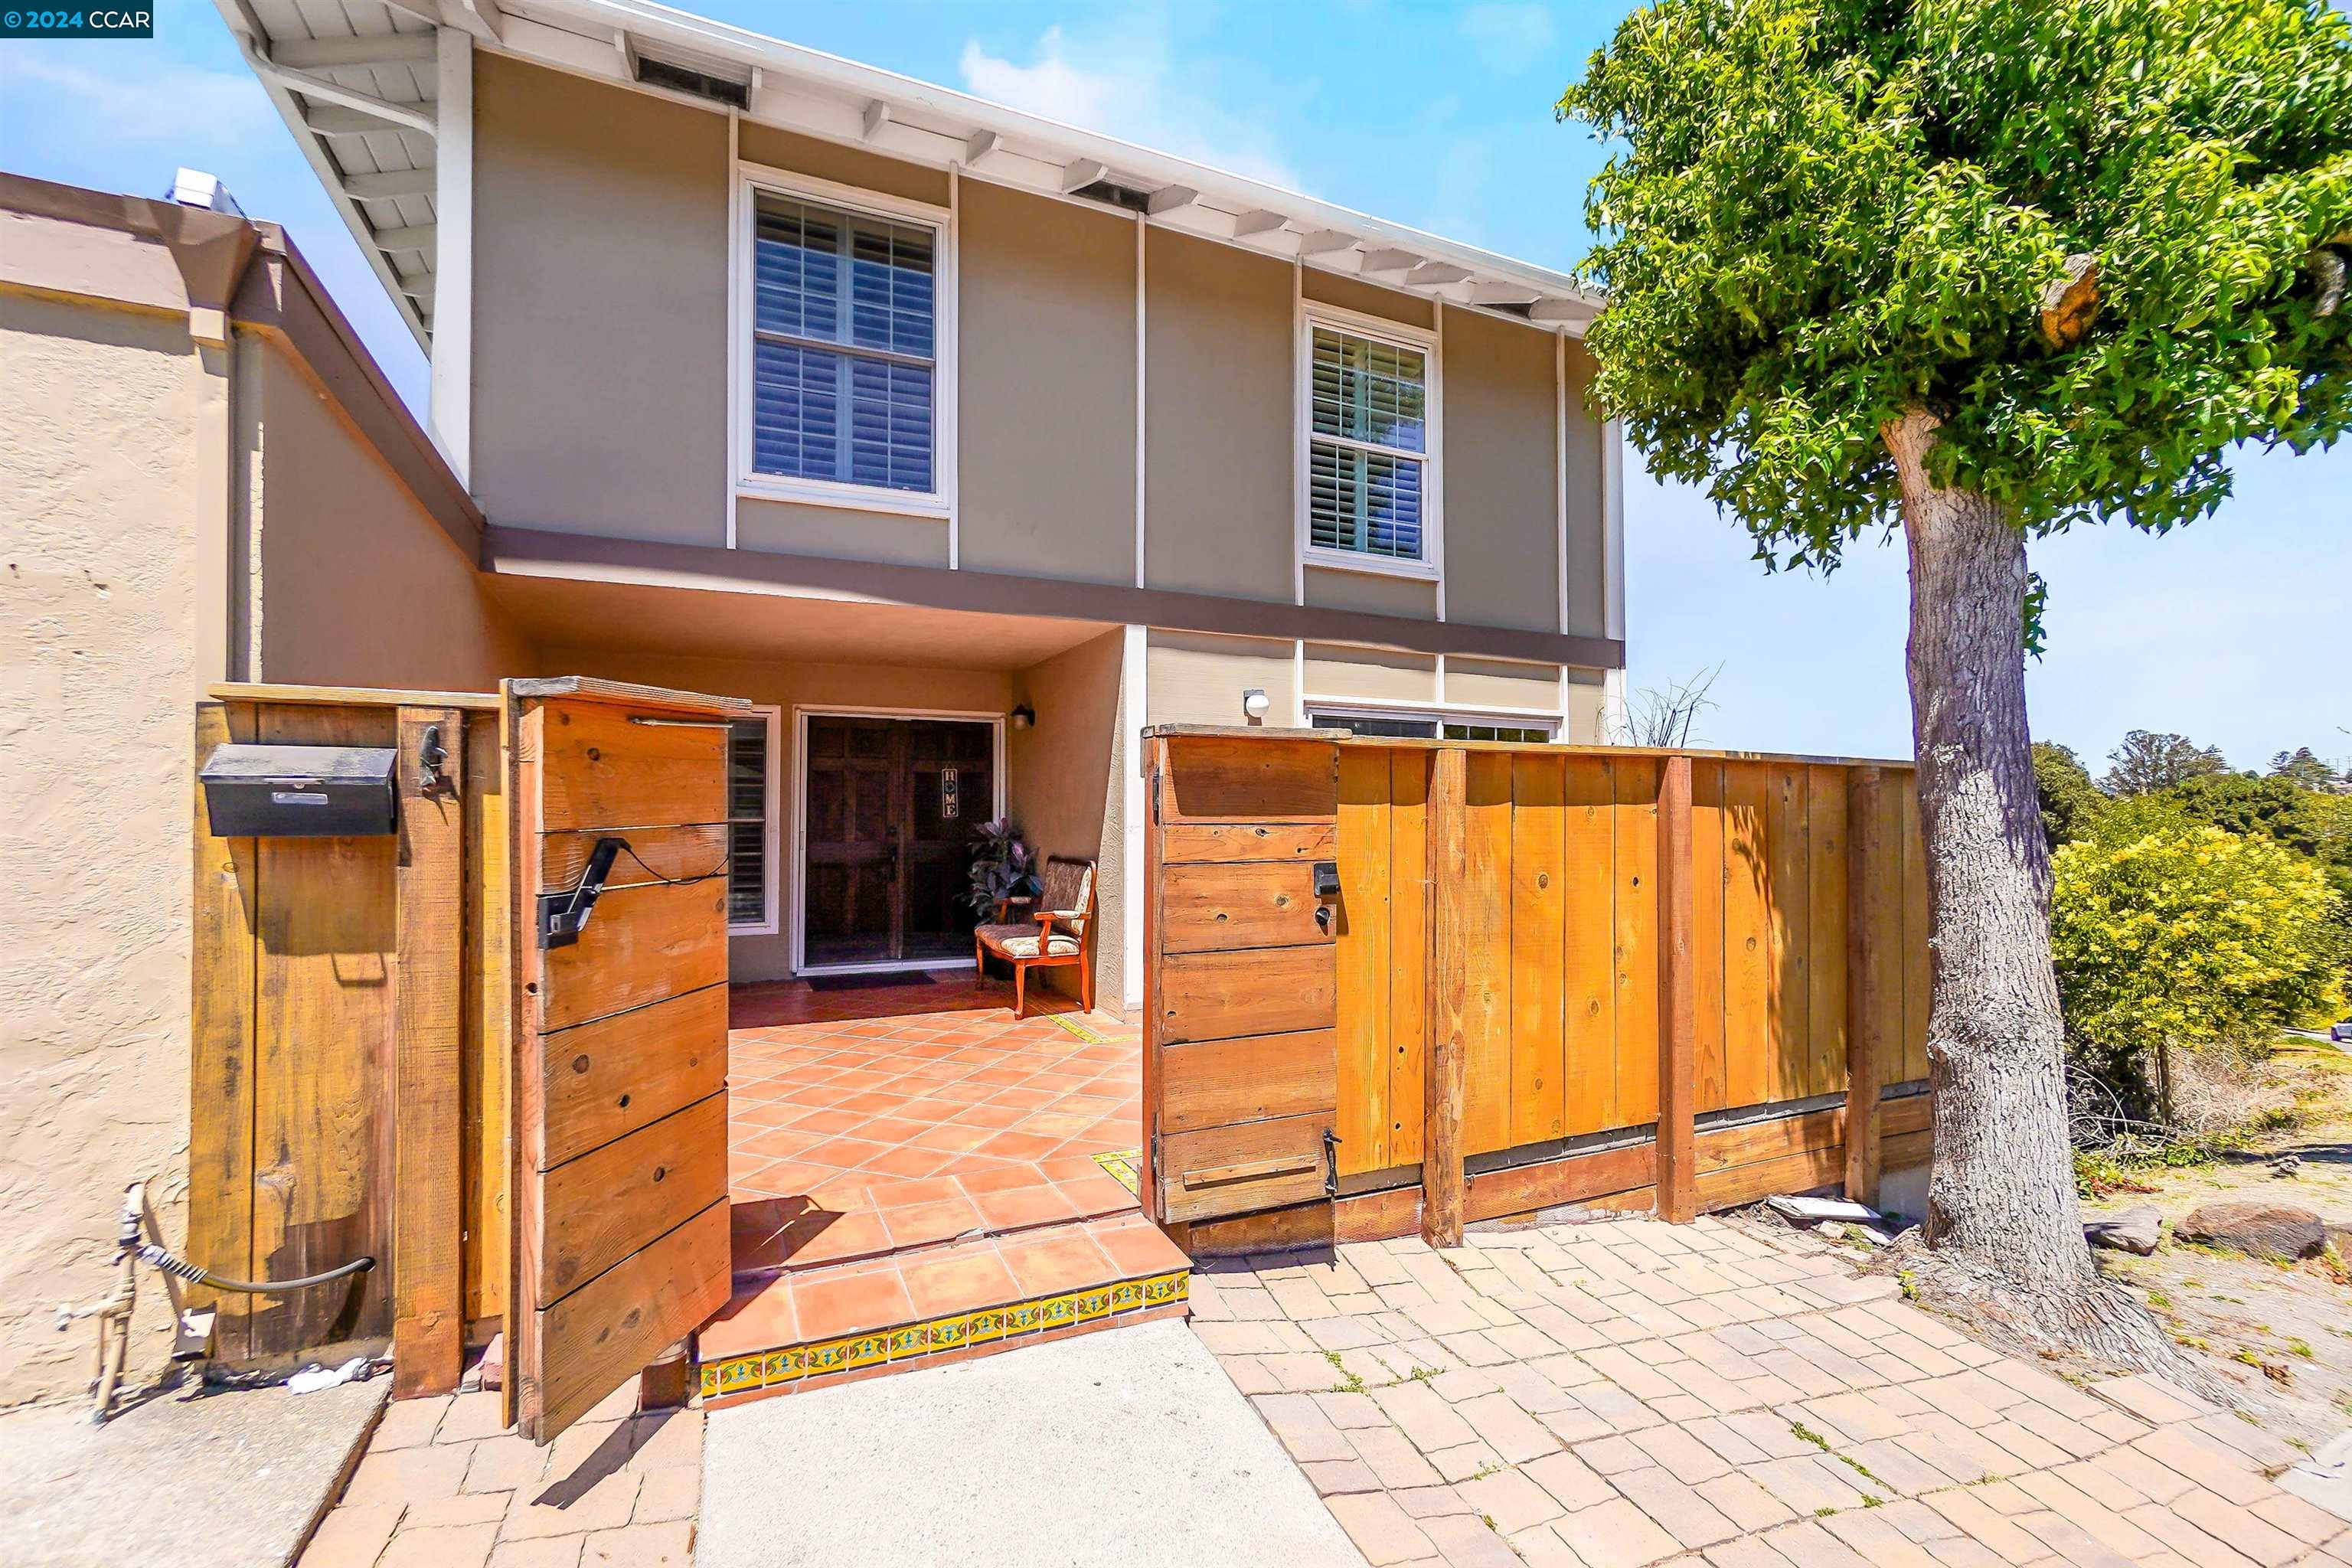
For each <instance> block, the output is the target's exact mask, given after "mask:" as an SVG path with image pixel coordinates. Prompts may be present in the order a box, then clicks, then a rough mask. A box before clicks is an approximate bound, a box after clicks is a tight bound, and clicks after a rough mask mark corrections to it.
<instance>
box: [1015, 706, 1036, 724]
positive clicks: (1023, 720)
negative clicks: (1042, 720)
mask: <svg viewBox="0 0 2352 1568" xmlns="http://www.w3.org/2000/svg"><path fill="white" fill-rule="evenodd" d="M1036 722H1037V710H1035V709H1034V708H1032V707H1030V706H1029V704H1027V703H1026V702H1021V703H1016V704H1014V706H1013V728H1014V729H1016V730H1026V729H1028V728H1029V727H1030V726H1031V725H1033V724H1034V723H1036Z"/></svg>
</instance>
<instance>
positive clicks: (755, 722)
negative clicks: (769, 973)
mask: <svg viewBox="0 0 2352 1568" xmlns="http://www.w3.org/2000/svg"><path fill="white" fill-rule="evenodd" d="M767 921H768V721H766V720H765V719H738V720H736V721H734V722H733V723H731V724H730V725H729V726H728V727H727V923H728V924H729V925H730V926H756V925H765V924H766V923H767Z"/></svg>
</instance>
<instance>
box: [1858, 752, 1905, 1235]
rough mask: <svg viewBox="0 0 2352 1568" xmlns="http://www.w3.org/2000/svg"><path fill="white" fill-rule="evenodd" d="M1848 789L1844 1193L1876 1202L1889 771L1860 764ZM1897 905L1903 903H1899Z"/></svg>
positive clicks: (1891, 946)
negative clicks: (1886, 799) (1887, 783)
mask: <svg viewBox="0 0 2352 1568" xmlns="http://www.w3.org/2000/svg"><path fill="white" fill-rule="evenodd" d="M1848 786H1849V787H1848V792H1847V796H1846V814H1845V815H1846V827H1845V853H1846V872H1845V885H1846V921H1845V1041H1846V1047H1845V1065H1846V1090H1845V1195H1846V1196H1847V1197H1849V1198H1851V1199H1853V1201H1854V1202H1855V1203H1863V1204H1871V1205H1875V1204H1876V1203H1877V1202H1878V1094H1879V1089H1880V1077H1881V1069H1882V1067H1883V1063H1884V1056H1885V1044H1886V1043H1885V1041H1884V1040H1882V1039H1880V1038H1879V1032H1878V1023H1879V1020H1880V1019H1881V1018H1882V1017H1883V1016H1885V989H1886V983H1887V973H1886V970H1887V965H1888V964H1889V963H1891V962H1893V961H1894V959H1895V956H1896V955H1898V954H1899V953H1900V952H1901V950H1902V937H1901V931H1900V926H1899V924H1898V926H1897V930H1896V934H1895V938H1894V940H1892V941H1889V940H1888V938H1887V935H1886V923H1887V910H1888V909H1889V907H1890V902H1891V900H1889V899H1888V897H1887V896H1886V889H1885V884H1884V879H1885V871H1886V850H1887V844H1886V821H1885V810H1884V803H1883V800H1882V796H1883V795H1885V787H1886V776H1885V773H1881V772H1880V771H1879V770H1878V769H1876V768H1856V769H1855V770H1854V771H1853V774H1852V776H1851V777H1850V779H1849V781H1848ZM1892 907H1894V908H1895V909H1897V910H1899V909H1900V907H1901V906H1900V905H1899V903H1896V904H1893V906H1892Z"/></svg>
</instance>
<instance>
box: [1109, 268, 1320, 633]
mask: <svg viewBox="0 0 2352 1568" xmlns="http://www.w3.org/2000/svg"><path fill="white" fill-rule="evenodd" d="M1144 257H1145V260H1144V300H1145V303H1144V327H1143V331H1144V350H1143V353H1144V383H1145V391H1144V406H1145V409H1146V411H1147V415H1148V416H1147V418H1146V420H1145V444H1144V452H1145V457H1144V489H1145V507H1144V524H1145V526H1144V580H1145V582H1146V583H1147V584H1149V585H1150V586H1151V587H1154V588H1180V589H1183V590H1185V591H1187V592H1191V593H1195V594H1223V595H1229V596H1231V597H1233V598H1236V599H1280V600H1288V599H1290V598H1291V596H1292V594H1293V590H1294V586H1295V584H1294V582H1293V569H1294V563H1296V561H1297V519H1296V511H1297V508H1296V507H1295V505H1294V504H1293V498H1292V493H1291V475H1292V468H1293V461H1294V459H1293V458H1292V455H1291V433H1292V426H1293V424H1294V422H1295V421H1294V406H1293V405H1294V404H1295V402H1296V393H1297V387H1296V383H1295V382H1294V380H1293V376H1294V374H1295V370H1294V366H1293V360H1294V359H1295V357H1296V356H1295V354H1294V352H1293V345H1292V341H1291V322H1292V319H1293V314H1292V313H1293V309H1294V303H1295V300H1294V290H1295V288H1296V285H1295V282H1294V279H1293V274H1294V271H1295V269H1294V268H1292V266H1291V265H1290V264H1289V263H1288V262H1286V261H1280V260H1277V259H1276V258H1272V257H1266V256H1254V255H1251V254H1249V253H1247V252H1244V251H1240V250H1235V249H1234V248H1233V247H1230V246H1223V245H1218V244H1215V243H1214V242H1213V241H1210V240H1205V239H1195V238H1193V237H1191V236H1189V235H1181V234H1172V233H1171V232H1169V231H1168V230H1166V229H1164V228H1155V229H1153V230H1151V231H1150V234H1149V235H1148V236H1147V237H1146V238H1145V242H1144Z"/></svg>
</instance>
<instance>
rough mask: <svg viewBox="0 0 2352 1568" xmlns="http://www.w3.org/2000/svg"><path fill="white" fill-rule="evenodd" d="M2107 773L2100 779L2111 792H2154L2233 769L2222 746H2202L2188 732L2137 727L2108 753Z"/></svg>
mask: <svg viewBox="0 0 2352 1568" xmlns="http://www.w3.org/2000/svg"><path fill="white" fill-rule="evenodd" d="M2107 762H2108V764H2109V766H2108V768H2107V776H2106V777H2105V778H2104V779H2102V780H2100V781H2099V782H2100V784H2101V785H2102V786H2103V787H2104V788H2105V790H2106V792H2107V793H2108V794H2109V795H2154V794H2156V793H2157V792H2158V791H2159V790H2168V789H2170V788H2172V787H2173V786H2174V785H2176V784H2185V783H2187V782H2188V781H2189V780H2190V779H2194V778H2202V777H2204V776H2205V775H2207V774H2209V773H2227V772H2229V771H2230V764H2229V763H2226V762H2224V761H2222V760H2221V748H2220V747H2219V746H2200V745H2199V744H2197V743H2196V742H2193V741H2191V740H2190V739H2189V737H2188V736H2186V735H2171V734H2158V732H2156V731H2153V730H2134V731H2130V732H2129V733H2128V734H2126V735H2125V736H2124V743H2123V744H2122V745H2120V746H2117V747H2116V749H2115V750H2114V751H2112V752H2108V753H2107Z"/></svg>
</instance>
